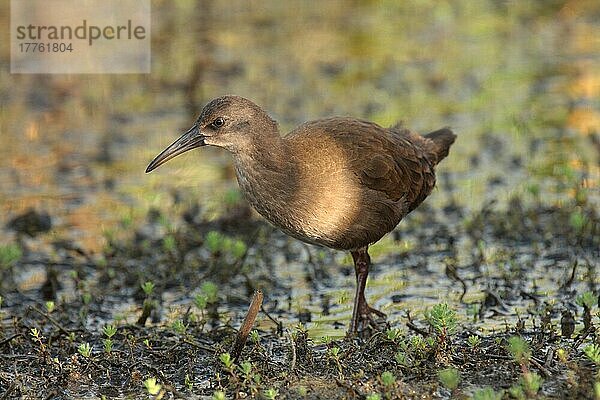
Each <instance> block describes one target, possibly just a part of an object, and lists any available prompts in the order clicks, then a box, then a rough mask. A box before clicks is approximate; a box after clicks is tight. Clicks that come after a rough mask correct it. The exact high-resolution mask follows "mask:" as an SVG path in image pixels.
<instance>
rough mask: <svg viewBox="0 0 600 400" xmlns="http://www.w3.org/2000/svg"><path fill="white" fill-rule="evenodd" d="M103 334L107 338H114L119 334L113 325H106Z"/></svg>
mask: <svg viewBox="0 0 600 400" xmlns="http://www.w3.org/2000/svg"><path fill="white" fill-rule="evenodd" d="M102 333H104V335H105V336H106V337H107V338H112V337H113V336H115V334H116V333H117V328H116V327H115V326H114V325H112V324H108V325H104V328H102Z"/></svg>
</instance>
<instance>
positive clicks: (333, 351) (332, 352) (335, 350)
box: [327, 346, 343, 378]
mask: <svg viewBox="0 0 600 400" xmlns="http://www.w3.org/2000/svg"><path fill="white" fill-rule="evenodd" d="M327 355H328V356H329V358H330V359H332V360H333V361H334V362H335V365H336V367H337V370H338V375H339V376H340V378H341V377H342V376H343V373H342V364H341V363H340V348H339V347H337V346H335V347H332V348H330V349H329V350H327Z"/></svg>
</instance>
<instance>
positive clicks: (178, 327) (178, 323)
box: [171, 319, 187, 335]
mask: <svg viewBox="0 0 600 400" xmlns="http://www.w3.org/2000/svg"><path fill="white" fill-rule="evenodd" d="M171 328H172V329H173V330H174V331H175V332H177V333H178V334H180V335H183V334H185V332H186V330H187V325H185V324H184V323H183V321H182V320H180V319H176V320H175V321H173V323H172V324H171Z"/></svg>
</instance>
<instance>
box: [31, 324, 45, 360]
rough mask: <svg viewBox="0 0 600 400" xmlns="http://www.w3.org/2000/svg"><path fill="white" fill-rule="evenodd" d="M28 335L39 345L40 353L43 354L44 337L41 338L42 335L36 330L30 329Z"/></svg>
mask: <svg viewBox="0 0 600 400" xmlns="http://www.w3.org/2000/svg"><path fill="white" fill-rule="evenodd" d="M29 334H30V335H31V336H32V337H33V338H34V339H35V341H36V342H37V343H38V344H39V346H40V353H43V354H45V353H46V344H45V343H44V337H43V336H42V334H41V333H40V331H39V330H38V329H37V328H31V330H30V332H29Z"/></svg>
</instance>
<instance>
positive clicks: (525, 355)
mask: <svg viewBox="0 0 600 400" xmlns="http://www.w3.org/2000/svg"><path fill="white" fill-rule="evenodd" d="M508 351H509V352H510V354H511V355H512V356H513V357H514V359H515V361H516V362H518V363H519V364H524V363H528V362H529V358H530V357H531V352H530V351H529V345H528V344H527V342H526V341H525V340H523V339H522V338H520V337H519V336H512V337H510V338H509V339H508Z"/></svg>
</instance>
